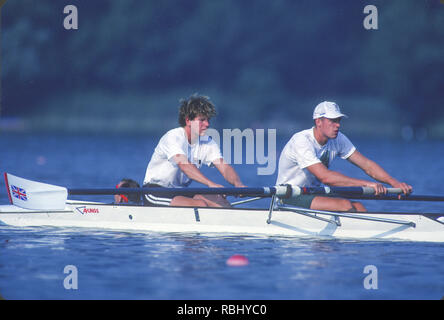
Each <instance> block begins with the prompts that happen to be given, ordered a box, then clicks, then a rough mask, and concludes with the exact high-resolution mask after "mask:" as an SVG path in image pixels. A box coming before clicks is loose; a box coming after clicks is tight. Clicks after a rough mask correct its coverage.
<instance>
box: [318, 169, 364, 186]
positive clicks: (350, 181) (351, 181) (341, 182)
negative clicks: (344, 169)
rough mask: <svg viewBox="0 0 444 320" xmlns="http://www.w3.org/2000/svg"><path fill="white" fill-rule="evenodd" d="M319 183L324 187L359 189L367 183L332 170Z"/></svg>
mask: <svg viewBox="0 0 444 320" xmlns="http://www.w3.org/2000/svg"><path fill="white" fill-rule="evenodd" d="M321 182H322V183H323V184H325V185H329V186H336V187H345V186H347V187H360V186H363V185H366V184H367V183H368V182H367V181H365V180H361V179H355V178H350V177H348V176H346V175H343V174H342V173H340V172H337V171H332V170H330V171H329V173H328V175H326V176H325V177H324V178H323V179H321Z"/></svg>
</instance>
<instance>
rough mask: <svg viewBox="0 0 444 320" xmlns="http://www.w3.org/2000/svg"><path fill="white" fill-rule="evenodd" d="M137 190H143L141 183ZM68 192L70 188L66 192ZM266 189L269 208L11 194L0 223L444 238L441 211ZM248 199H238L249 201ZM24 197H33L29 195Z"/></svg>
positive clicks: (26, 190) (1, 208)
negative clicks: (342, 203) (291, 202)
mask: <svg viewBox="0 0 444 320" xmlns="http://www.w3.org/2000/svg"><path fill="white" fill-rule="evenodd" d="M5 176H6V175H5ZM8 178H9V182H11V180H14V182H13V183H14V184H13V183H7V187H8V192H9V191H11V190H12V186H14V187H15V188H17V186H16V185H17V184H20V183H22V180H15V178H16V177H14V176H12V175H9V176H8ZM19 179H22V178H19ZM26 181H27V182H29V183H30V184H27V185H26V188H21V190H22V191H19V192H21V193H22V198H23V197H27V198H29V197H31V195H32V196H34V197H37V196H36V195H38V194H39V193H40V194H44V193H45V192H43V191H42V190H40V192H33V191H32V190H31V189H32V188H31V186H33V187H34V188H35V187H36V186H37V188H39V187H41V183H39V182H32V181H29V180H26ZM22 186H23V185H22ZM44 186H51V185H44ZM51 187H52V189H51V190H52V191H51V192H52V193H53V194H54V192H55V193H57V192H56V190H57V188H56V186H51ZM60 188H62V187H60ZM228 189H230V188H225V189H224V188H222V191H224V193H229V192H230V190H231V192H232V193H234V191H233V189H236V188H231V189H230V190H228ZM242 189H243V193H244V194H245V193H251V194H255V195H258V193H260V192H259V191H260V190H257V188H256V189H254V190H250V191H251V192H246V191H248V190H249V189H244V188H242ZM205 190H210V191H211V192H213V191H214V190H213V189H211V188H205ZM325 190H326V189H324V192H325ZM353 190H355V189H353ZM65 191H66V189H65ZM200 191H202V192H203V191H204V190H200ZM236 191H239V190H236ZM349 191H350V190H349ZM76 192H77V193H79V190H76V191H74V192H73V193H76ZM116 192H119V193H122V190H116V189H109V190H107V192H104V190H102V191H101V192H100V193H101V194H103V193H110V194H111V193H116ZM127 192H131V190H130V189H127V190H125V193H127ZM133 192H136V191H134V190H133ZM138 192H144V191H143V190H142V188H141V189H140V190H138ZM182 192H184V190H182ZM187 192H189V188H187ZM214 192H216V191H214ZM218 192H221V191H220V190H219V191H218ZM299 192H300V191H299ZM310 192H313V190H311V191H310ZM9 193H11V192H9ZM66 193H70V192H69V191H66ZM263 193H264V194H262V195H259V197H256V198H252V199H250V200H255V199H262V198H263V197H265V194H267V193H268V194H267V195H266V196H270V197H271V205H270V207H269V208H257V209H256V208H239V207H236V206H234V207H231V208H203V207H202V208H200V207H198V208H191V207H145V206H140V205H128V204H106V203H101V202H90V201H79V200H68V199H65V200H64V203H63V206H62V207H54V206H49V207H48V208H41V207H40V208H38V209H35V208H24V207H23V206H19V205H17V204H18V203H17V202H18V201H14V200H12V199H11V200H12V204H8V205H0V224H5V225H11V226H20V227H24V226H54V227H82V228H105V229H112V230H128V231H153V232H187V233H188V232H192V233H217V234H242V235H276V236H297V237H316V238H319V237H320V238H339V239H394V240H408V241H433V242H444V214H442V213H395V212H390V213H384V212H379V213H374V212H373V213H369V212H366V213H348V212H347V213H346V212H329V211H317V210H310V209H303V208H297V207H291V206H285V205H282V204H280V201H279V197H283V196H284V194H285V195H287V196H291V192H289V191H288V189H280V188H277V187H271V188H263ZM16 196H17V194H15V195H14V194H10V198H14V199H16ZM45 196H46V197H45V201H48V199H49V197H48V195H47V193H46V194H45ZM16 200H17V199H16ZM18 200H19V199H18ZM250 200H243V201H239V202H240V203H245V202H247V201H250ZM21 201H29V199H27V200H21Z"/></svg>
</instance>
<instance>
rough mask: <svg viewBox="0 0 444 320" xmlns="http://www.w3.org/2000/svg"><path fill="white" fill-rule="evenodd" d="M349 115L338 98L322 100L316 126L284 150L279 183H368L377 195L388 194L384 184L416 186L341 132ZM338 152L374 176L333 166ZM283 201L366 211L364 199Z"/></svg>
mask: <svg viewBox="0 0 444 320" xmlns="http://www.w3.org/2000/svg"><path fill="white" fill-rule="evenodd" d="M346 117H347V116H346V115H345V114H343V113H342V112H341V110H340V108H339V106H338V105H337V104H336V103H335V102H331V101H323V102H321V103H319V104H318V105H317V106H316V107H315V109H314V111H313V121H314V126H313V127H312V128H310V129H307V130H303V131H300V132H297V133H295V134H294V135H293V136H292V137H291V139H290V140H289V141H288V143H287V144H286V145H285V147H284V149H283V150H282V153H281V156H280V159H279V168H278V178H277V181H276V183H277V184H290V185H295V186H299V187H313V186H320V185H321V184H323V185H328V186H364V187H372V188H374V190H375V194H376V195H379V194H385V193H386V192H387V188H386V187H385V186H384V184H388V185H391V186H392V187H395V188H401V189H402V191H403V192H404V193H405V194H408V193H410V192H412V186H410V185H408V184H406V183H404V182H400V181H398V180H397V179H395V178H393V177H392V176H391V175H390V174H388V173H387V172H386V171H385V170H384V169H383V168H382V167H381V166H380V165H378V164H377V163H376V162H375V161H373V160H370V159H368V158H367V157H365V156H364V155H362V154H361V153H360V152H359V151H358V150H357V149H356V147H355V146H354V145H353V144H352V143H351V141H350V140H349V139H348V138H347V137H346V136H345V135H344V134H343V133H342V132H340V128H341V121H342V120H343V118H346ZM338 156H339V157H340V158H342V159H347V160H348V161H349V162H351V163H352V164H354V165H356V166H358V167H359V168H361V169H362V170H363V171H364V172H365V173H366V174H367V175H368V176H369V177H370V178H372V179H374V180H362V179H356V178H352V177H349V176H346V175H344V174H342V173H340V172H338V171H334V170H331V169H330V168H329V167H330V164H331V162H332V161H333V159H335V158H336V157H338ZM283 202H284V203H285V204H289V205H294V206H298V207H304V208H309V209H314V210H331V211H353V212H355V211H366V209H365V207H364V206H363V205H362V203H360V202H352V201H350V200H348V199H342V198H331V197H325V196H315V195H300V196H298V197H294V198H292V199H284V200H283Z"/></svg>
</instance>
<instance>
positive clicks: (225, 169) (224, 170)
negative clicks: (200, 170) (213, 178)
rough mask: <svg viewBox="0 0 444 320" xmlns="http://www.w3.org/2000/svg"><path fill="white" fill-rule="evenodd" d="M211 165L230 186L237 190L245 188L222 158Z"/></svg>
mask: <svg viewBox="0 0 444 320" xmlns="http://www.w3.org/2000/svg"><path fill="white" fill-rule="evenodd" d="M213 164H214V166H215V167H216V168H217V170H219V172H220V173H221V175H222V176H223V177H224V178H225V180H227V181H228V182H229V183H230V184H232V185H233V186H235V187H239V188H240V187H245V185H244V184H243V183H242V181H241V180H240V178H239V176H238V174H237V173H236V171H235V170H234V169H233V167H232V166H230V165H229V164H228V163H226V162H225V161H224V159H223V158H220V159H218V160H216V161H214V162H213Z"/></svg>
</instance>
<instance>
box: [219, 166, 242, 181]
mask: <svg viewBox="0 0 444 320" xmlns="http://www.w3.org/2000/svg"><path fill="white" fill-rule="evenodd" d="M222 176H223V177H224V178H225V180H226V181H228V183H230V184H232V185H233V186H239V185H242V182H241V180H240V178H239V176H238V174H237V173H236V171H235V170H234V169H233V168H232V167H231V166H230V165H225V168H224V171H223V172H222Z"/></svg>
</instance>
